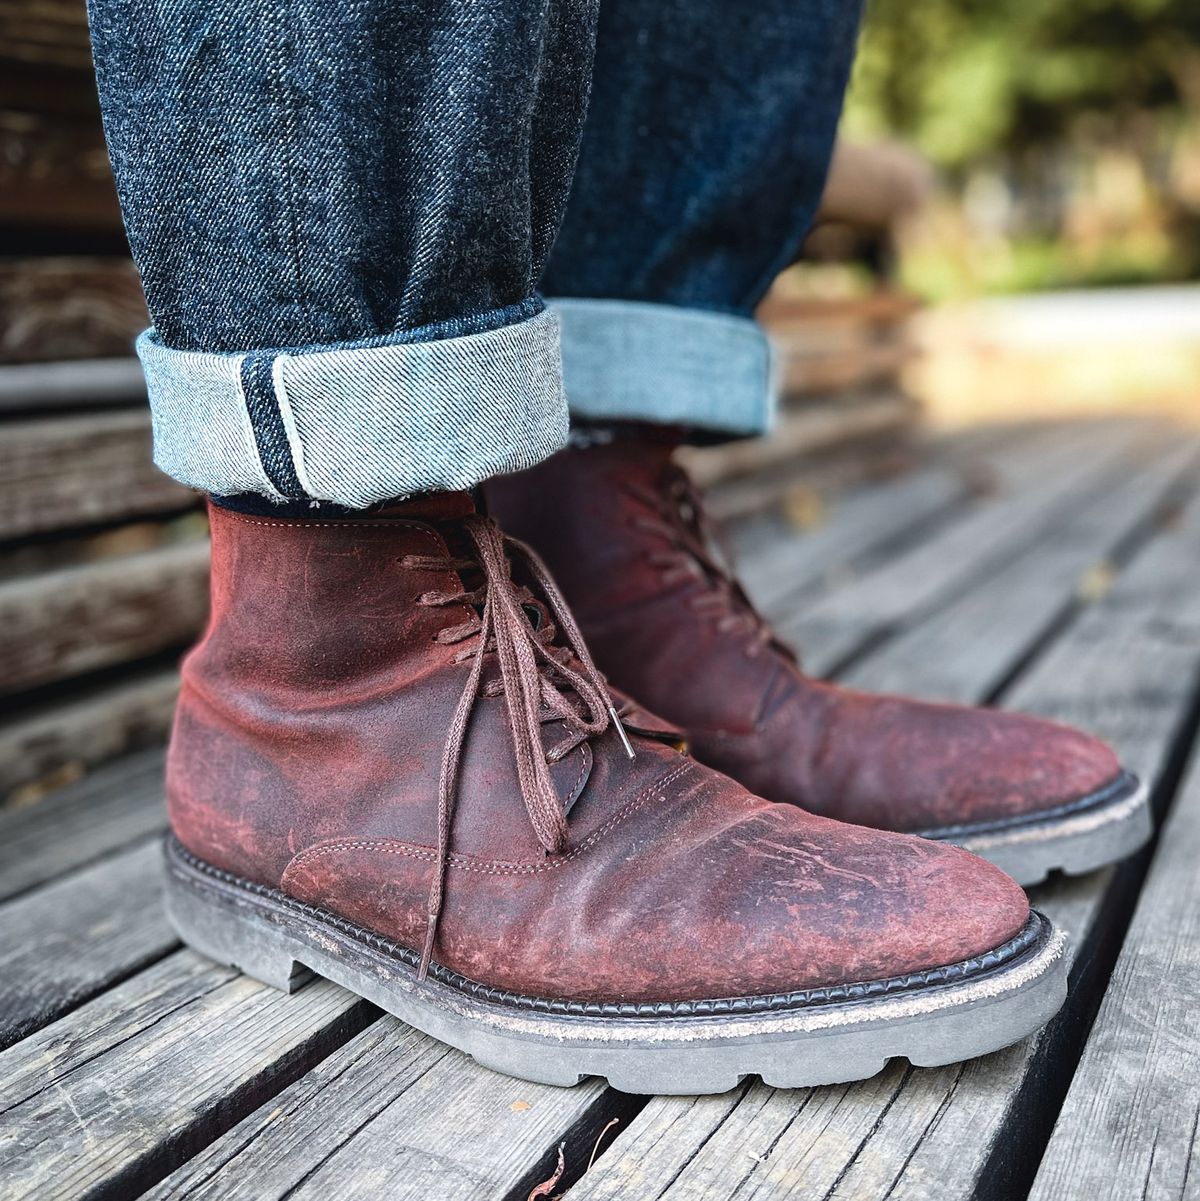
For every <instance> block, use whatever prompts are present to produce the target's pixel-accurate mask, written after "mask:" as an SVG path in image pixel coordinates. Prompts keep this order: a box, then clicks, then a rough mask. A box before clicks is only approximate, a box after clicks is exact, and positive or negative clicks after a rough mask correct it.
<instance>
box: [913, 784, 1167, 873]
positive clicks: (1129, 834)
mask: <svg viewBox="0 0 1200 1201" xmlns="http://www.w3.org/2000/svg"><path fill="white" fill-rule="evenodd" d="M1153 832H1154V819H1153V817H1152V815H1151V812H1150V789H1149V786H1148V785H1147V784H1144V783H1142V782H1141V781H1139V780H1138V778H1137V777H1136V776H1135V775H1133V774H1132V773H1130V772H1125V773H1123V774H1122V775H1121V776H1119V777H1118V778H1117V779H1116V780H1114V781H1113V782H1112V783H1111V784H1108V785H1106V786H1105V787H1104V788H1102V789H1099V790H1098V791H1097V792H1095V793H1093V794H1092V795H1091V796H1089V797H1081V798H1080V799H1079V800H1077V801H1074V802H1072V803H1071V804H1069V805H1062V806H1059V807H1058V808H1056V809H1051V810H1047V811H1046V812H1044V813H1041V814H1038V815H1036V816H1033V817H1028V818H1021V819H1011V820H1008V821H1000V822H992V823H980V824H979V825H974V826H971V825H964V826H957V827H954V828H951V829H944V830H926V831H922V832H921V833H922V836H923V837H925V838H933V839H936V840H937V841H939V842H951V843H953V844H954V845H955V846H960V847H963V848H964V849H965V850H968V851H973V852H974V853H975V854H976V855H979V856H980V857H981V858H983V859H986V860H988V862H989V863H994V864H995V865H996V866H997V867H998V868H1000V869H1001V870H1003V871H1005V872H1007V873H1008V874H1009V875H1010V876H1012V878H1013V879H1014V880H1016V882H1017V883H1018V884H1021V885H1023V886H1024V887H1026V888H1028V887H1030V886H1032V885H1034V884H1040V883H1041V882H1042V881H1043V880H1045V879H1046V877H1047V876H1048V875H1049V874H1050V873H1051V872H1052V871H1062V872H1065V873H1066V874H1067V875H1069V876H1082V875H1084V874H1086V873H1087V872H1092V871H1095V870H1096V869H1097V868H1100V867H1105V866H1107V865H1108V864H1110V863H1116V862H1117V861H1118V860H1121V859H1124V858H1125V857H1126V856H1128V855H1132V854H1133V853H1134V852H1135V851H1138V850H1140V849H1141V848H1142V847H1143V846H1144V845H1145V844H1146V842H1147V841H1148V840H1149V838H1150V835H1151V834H1152V833H1153Z"/></svg>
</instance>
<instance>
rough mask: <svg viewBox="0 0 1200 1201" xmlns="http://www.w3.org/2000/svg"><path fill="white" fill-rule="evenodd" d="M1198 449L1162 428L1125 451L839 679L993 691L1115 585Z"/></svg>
mask: <svg viewBox="0 0 1200 1201" xmlns="http://www.w3.org/2000/svg"><path fill="white" fill-rule="evenodd" d="M1198 453H1200V439H1198V438H1197V437H1196V435H1194V434H1191V435H1186V436H1183V435H1178V434H1175V433H1173V432H1165V431H1164V432H1162V433H1161V434H1160V435H1159V436H1157V437H1155V438H1153V439H1152V440H1150V441H1149V442H1147V443H1144V444H1143V445H1141V446H1138V447H1135V448H1133V449H1131V451H1130V453H1129V454H1128V455H1127V456H1125V457H1123V458H1122V459H1121V460H1120V462H1119V463H1118V464H1117V465H1115V467H1114V472H1113V478H1112V480H1111V483H1106V484H1103V485H1102V486H1101V487H1100V488H1099V489H1098V490H1097V494H1096V495H1095V496H1094V497H1092V498H1089V500H1088V501H1087V503H1085V504H1083V505H1080V506H1078V507H1075V508H1071V509H1069V510H1068V511H1067V512H1065V513H1064V514H1063V519H1062V520H1061V521H1059V522H1057V523H1055V524H1053V525H1051V526H1049V527H1048V528H1047V529H1045V530H1044V531H1043V533H1042V536H1041V537H1039V538H1038V539H1037V540H1036V541H1032V542H1030V543H1028V544H1027V545H1025V546H1023V547H1021V549H1020V550H1019V552H1018V553H1017V555H1016V557H1015V558H1014V559H1013V560H1012V561H1010V562H1009V563H1007V564H1006V565H1005V566H1004V567H1002V568H1001V569H1000V570H999V571H998V572H996V573H995V574H994V575H991V576H989V577H988V579H987V584H986V586H983V587H974V588H970V589H968V590H967V591H966V592H964V593H962V594H961V595H960V596H958V597H956V598H955V599H953V600H951V601H950V603H949V604H947V605H945V606H944V607H941V608H939V609H938V610H937V616H936V620H931V621H925V622H918V623H916V624H915V625H913V626H911V627H909V628H906V629H903V630H901V631H900V632H899V633H898V634H897V635H896V636H895V637H894V638H891V639H889V640H888V641H887V642H886V643H885V644H883V645H882V646H880V647H878V648H877V649H876V650H875V651H874V652H873V653H872V654H871V655H870V656H868V658H867V659H866V660H865V661H864V662H863V663H862V664H861V665H860V666H858V667H852V668H851V669H850V670H849V671H848V672H847V673H845V674H844V676H843V677H842V678H843V681H844V682H845V683H847V684H850V685H860V684H861V685H862V686H864V687H867V686H869V687H871V688H874V689H876V690H879V691H884V692H887V691H904V692H908V693H912V694H915V695H918V696H924V697H930V698H934V699H937V700H946V701H963V702H968V703H970V702H974V701H978V700H979V699H980V698H981V697H988V696H991V695H993V694H994V693H995V691H996V690H997V689H998V688H999V687H1001V686H1002V684H1003V682H1004V680H1005V678H1006V676H1007V675H1008V673H1010V672H1011V671H1012V669H1013V667H1014V665H1015V664H1019V663H1020V662H1021V661H1022V659H1023V657H1024V656H1025V655H1027V654H1029V653H1032V652H1033V651H1034V650H1035V648H1036V646H1037V644H1038V642H1039V640H1040V639H1042V638H1044V637H1052V636H1053V630H1054V627H1055V625H1056V623H1060V622H1062V621H1065V620H1069V617H1070V613H1071V611H1072V609H1073V608H1075V607H1077V606H1081V605H1086V604H1088V603H1090V602H1091V601H1093V600H1095V599H1097V598H1098V597H1100V596H1102V595H1103V593H1104V591H1105V590H1106V589H1107V588H1109V587H1111V586H1112V582H1113V580H1114V579H1115V576H1116V574H1117V573H1118V572H1119V569H1120V559H1121V558H1122V556H1123V555H1124V554H1125V553H1126V552H1127V551H1129V550H1132V549H1133V548H1132V547H1130V546H1129V545H1128V544H1129V543H1130V541H1131V540H1133V541H1136V540H1137V539H1138V538H1140V537H1143V536H1153V534H1154V532H1155V529H1154V527H1155V526H1156V525H1157V524H1161V523H1163V522H1165V521H1168V520H1169V519H1170V516H1171V513H1172V510H1173V504H1174V500H1173V498H1174V496H1175V494H1176V492H1177V490H1178V488H1179V486H1180V485H1181V484H1182V483H1185V482H1187V483H1190V481H1191V480H1192V479H1193V478H1194V475H1195V467H1196V464H1197V456H1198ZM867 681H869V684H868V683H867Z"/></svg>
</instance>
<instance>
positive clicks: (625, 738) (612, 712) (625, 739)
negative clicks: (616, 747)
mask: <svg viewBox="0 0 1200 1201" xmlns="http://www.w3.org/2000/svg"><path fill="white" fill-rule="evenodd" d="M608 715H609V717H611V718H612V719H613V724H614V725H615V726H616V727H617V733H618V734H619V735H620V736H621V744H622V745H623V746H624V747H625V754H627V755H628V756H629V757H630V759H636V758H637V756H636V755H635V754H634V750H633V743H632V742H630V741H629V735H628V734H626V733H625V727H624V726H623V725H622V724H621V719H620V718H619V717H618V716H617V711H616V709H615V708H614V707H613V706H612V705H609V707H608Z"/></svg>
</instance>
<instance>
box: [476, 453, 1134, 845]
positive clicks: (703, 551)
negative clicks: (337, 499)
mask: <svg viewBox="0 0 1200 1201" xmlns="http://www.w3.org/2000/svg"><path fill="white" fill-rule="evenodd" d="M673 449H674V443H673V442H672V440H671V439H670V438H668V437H660V438H630V437H619V438H617V439H616V440H614V441H612V442H609V443H604V442H601V443H599V444H596V445H592V446H588V447H587V448H583V449H580V448H573V449H568V450H565V451H563V452H561V453H559V454H558V455H556V456H555V457H554V458H552V459H550V460H548V461H547V462H545V463H543V464H541V465H539V466H538V467H535V468H533V469H532V470H531V471H527V472H523V473H522V474H520V475H516V476H509V477H506V478H503V479H499V480H495V481H493V482H492V483H490V484H489V485H488V486H487V490H486V495H487V502H488V506H489V509H490V511H491V512H492V513H493V514H494V515H495V516H496V517H497V518H498V519H499V520H500V521H501V522H502V523H503V524H504V525H505V527H506V528H507V529H509V530H511V531H512V532H513V533H514V534H516V535H517V536H518V537H520V538H523V539H525V540H526V541H528V542H530V543H532V544H533V546H534V547H536V549H537V550H538V553H539V554H541V555H542V556H543V557H544V558H545V560H546V561H547V563H548V565H549V567H550V569H551V571H553V572H554V574H555V577H556V579H557V580H558V581H559V583H560V585H561V587H562V589H563V591H564V593H565V594H566V596H567V599H568V600H569V601H570V603H571V604H572V606H573V607H574V610H575V613H576V616H577V618H578V621H579V624H580V626H581V628H582V630H583V632H584V635H585V636H586V637H587V639H588V643H589V645H590V646H591V648H592V652H593V654H594V655H595V658H596V662H597V663H598V665H599V666H600V668H601V670H602V671H604V672H605V673H606V674H607V675H608V677H609V679H611V680H612V681H613V682H614V683H615V684H617V685H618V686H620V687H621V688H623V689H625V690H626V691H627V692H629V693H630V694H631V695H633V696H636V697H637V698H638V699H639V700H640V701H641V702H642V703H644V704H646V705H648V706H650V707H651V708H653V709H655V710H656V711H657V712H659V713H661V714H662V715H663V716H664V717H666V718H667V719H668V720H670V721H672V722H675V723H677V724H678V725H679V726H680V727H681V728H682V729H684V730H685V731H686V733H687V736H688V740H689V743H690V745H691V748H692V751H693V753H694V754H695V756H696V757H697V758H698V759H700V760H701V761H702V762H704V763H707V764H709V765H710V766H712V767H715V768H717V769H719V770H720V771H723V772H726V773H727V774H729V775H730V776H732V777H733V778H734V779H736V780H738V781H739V782H740V783H742V784H744V785H745V786H746V787H747V788H749V789H750V790H751V791H753V792H756V793H759V794H760V795H762V796H765V797H769V798H771V799H772V800H775V801H784V802H790V803H791V804H794V805H799V806H802V807H803V808H805V809H808V810H810V811H811V812H813V813H820V814H824V815H827V816H830V817H834V818H838V819H840V820H843V821H850V822H856V823H860V824H862V825H867V826H874V827H877V828H879V829H887V830H900V831H922V832H937V831H938V830H941V829H943V828H945V827H960V826H963V825H968V826H969V825H971V824H973V823H981V822H988V821H995V820H997V819H1005V818H1013V817H1031V818H1032V817H1036V816H1037V815H1038V814H1039V813H1041V812H1043V811H1050V810H1053V809H1055V808H1057V807H1059V806H1062V805H1064V804H1069V803H1070V802H1072V801H1074V800H1076V799H1077V798H1081V797H1085V796H1089V795H1091V794H1093V793H1095V792H1098V791H1099V790H1101V789H1103V788H1104V787H1105V786H1106V785H1109V784H1111V783H1112V782H1113V781H1114V780H1116V779H1118V778H1120V777H1121V774H1122V773H1121V767H1120V764H1119V763H1118V761H1117V758H1116V756H1115V755H1114V753H1113V752H1112V751H1111V750H1110V749H1109V748H1108V747H1107V746H1106V745H1105V744H1104V743H1102V742H1100V741H1099V740H1097V739H1095V738H1092V737H1089V736H1088V735H1086V734H1083V733H1081V732H1079V731H1078V730H1074V729H1071V728H1069V727H1067V726H1063V725H1059V724H1057V723H1055V722H1050V721H1045V720H1042V719H1039V718H1034V717H1029V716H1026V715H1023V714H1019V713H1006V712H1000V711H997V710H990V709H973V708H968V707H965V706H957V705H942V704H932V703H928V702H922V701H918V700H913V699H910V698H906V697H898V696H880V695H873V694H868V693H864V692H857V691H854V690H852V689H848V688H841V687H838V686H836V685H833V684H829V683H825V682H822V681H819V680H814V679H811V678H809V677H808V676H805V675H804V674H803V673H802V671H801V670H800V668H799V666H798V664H797V661H796V659H795V657H794V656H793V654H792V652H791V651H790V650H789V649H788V648H787V647H786V646H783V645H781V644H780V642H779V641H778V640H777V639H776V638H775V637H774V635H773V634H772V632H771V631H770V629H769V628H768V627H767V625H766V623H765V622H764V621H763V619H762V618H761V617H760V616H759V615H758V614H757V613H756V612H755V611H754V609H753V606H752V605H751V603H750V601H749V600H748V599H747V598H746V596H745V594H744V593H743V592H742V590H741V588H740V587H739V586H738V585H737V583H736V581H735V580H734V579H733V578H731V576H730V575H729V573H728V571H727V570H726V569H725V567H724V566H723V564H722V563H721V562H720V561H718V559H717V558H716V557H714V554H713V552H712V549H711V544H710V541H711V540H710V539H709V538H708V535H707V529H706V525H705V522H704V519H703V513H702V508H701V504H702V502H701V498H700V497H699V496H698V494H697V492H696V489H695V488H694V487H692V486H691V484H690V482H689V481H688V479H687V477H686V475H685V474H684V473H683V471H682V470H681V469H680V468H679V467H678V466H676V465H675V464H674V463H673V462H672V459H671V455H672V451H673Z"/></svg>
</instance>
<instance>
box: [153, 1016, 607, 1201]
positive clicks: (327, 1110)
mask: <svg viewBox="0 0 1200 1201" xmlns="http://www.w3.org/2000/svg"><path fill="white" fill-rule="evenodd" d="M627 1105H628V1102H627V1100H625V1099H623V1098H621V1097H619V1096H618V1095H617V1094H615V1093H612V1092H611V1091H608V1090H605V1089H604V1088H603V1087H601V1085H600V1084H599V1083H598V1082H596V1081H591V1082H587V1083H584V1084H582V1085H580V1086H579V1087H577V1088H574V1089H570V1090H565V1091H564V1090H562V1089H556V1088H551V1087H548V1086H545V1085H537V1084H530V1083H527V1082H524V1081H520V1080H513V1079H511V1078H509V1077H506V1076H498V1075H496V1074H495V1073H492V1072H489V1071H487V1070H486V1069H484V1068H480V1067H479V1066H478V1065H476V1064H474V1063H473V1062H472V1061H471V1060H469V1059H468V1058H467V1057H466V1056H465V1055H462V1054H461V1053H459V1052H457V1051H453V1050H451V1049H450V1048H448V1047H446V1046H444V1045H442V1044H441V1043H438V1042H436V1041H435V1040H433V1039H429V1038H427V1037H425V1036H424V1035H420V1034H418V1033H416V1032H415V1031H413V1030H412V1029H411V1028H410V1027H408V1026H405V1025H404V1024H403V1023H402V1022H398V1021H396V1020H395V1019H393V1018H390V1017H387V1018H384V1019H383V1020H381V1021H380V1022H378V1023H376V1024H375V1025H374V1026H372V1027H371V1028H370V1029H368V1030H366V1031H364V1032H363V1033H362V1034H360V1035H358V1036H357V1037H356V1038H354V1039H353V1040H351V1041H350V1042H349V1043H348V1044H347V1045H346V1046H345V1047H343V1048H341V1049H340V1050H339V1051H337V1052H335V1053H334V1054H333V1055H331V1056H330V1057H329V1058H328V1059H327V1060H325V1061H324V1062H323V1063H321V1064H320V1065H318V1066H317V1067H316V1068H314V1069H313V1070H312V1071H311V1072H309V1073H308V1074H307V1075H305V1076H304V1077H302V1078H301V1079H300V1080H298V1081H297V1082H296V1083H295V1084H293V1085H292V1086H291V1087H290V1088H289V1089H287V1090H286V1091H285V1092H283V1093H282V1094H280V1095H279V1096H277V1097H274V1098H273V1099H272V1100H270V1101H269V1102H267V1103H266V1104H265V1105H263V1106H262V1107H261V1108H260V1109H259V1110H258V1111H257V1112H255V1113H254V1114H251V1115H250V1116H249V1117H248V1118H246V1119H245V1120H243V1121H242V1122H241V1123H239V1125H237V1126H235V1127H234V1128H233V1129H232V1130H230V1131H229V1133H228V1134H226V1135H225V1136H224V1137H223V1138H221V1139H219V1140H217V1142H215V1143H214V1144H213V1145H212V1146H210V1147H209V1148H207V1149H206V1150H205V1151H203V1152H202V1153H201V1154H200V1155H198V1156H197V1157H196V1158H195V1159H193V1160H191V1161H190V1162H189V1163H188V1164H186V1165H184V1166H183V1167H182V1168H180V1169H179V1170H178V1171H177V1172H175V1173H174V1174H173V1175H171V1176H170V1177H168V1178H167V1179H166V1180H164V1181H163V1182H162V1184H161V1185H160V1186H159V1187H158V1188H156V1189H154V1190H153V1191H152V1192H151V1193H150V1194H149V1197H151V1198H158V1199H165V1198H173V1197H188V1198H212V1199H213V1201H217V1199H220V1201H234V1199H245V1201H272V1199H282V1198H284V1197H287V1198H289V1199H291V1198H294V1199H295V1201H301V1199H302V1198H306V1199H307V1198H313V1199H324V1198H327V1197H337V1198H339V1199H342V1198H347V1199H348V1198H363V1199H364V1201H374V1199H375V1198H378V1197H387V1198H389V1201H409V1199H411V1201H425V1199H426V1198H429V1197H437V1198H438V1199H439V1201H443V1199H444V1201H465V1199H467V1198H480V1199H482V1198H488V1199H489V1201H493V1199H494V1201H500V1199H502V1198H509V1197H511V1198H514V1199H515V1198H520V1201H525V1198H526V1197H527V1196H528V1194H529V1191H530V1189H531V1188H532V1187H533V1186H534V1185H535V1184H537V1183H539V1182H541V1181H542V1180H545V1179H548V1178H549V1177H550V1176H551V1175H552V1174H553V1170H554V1167H555V1163H556V1160H557V1150H556V1149H557V1147H558V1145H559V1144H560V1143H562V1142H564V1141H565V1142H567V1143H568V1144H569V1146H568V1148H567V1154H568V1155H569V1157H570V1158H573V1159H574V1158H580V1157H582V1158H583V1159H584V1160H585V1161H586V1158H587V1155H588V1154H589V1152H590V1151H591V1149H592V1146H593V1143H594V1141H595V1139H596V1137H597V1135H598V1133H599V1131H600V1129H601V1128H602V1127H603V1126H604V1124H605V1123H606V1122H607V1121H608V1119H609V1118H610V1117H611V1116H612V1115H614V1114H619V1113H621V1112H622V1111H623V1107H627Z"/></svg>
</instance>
